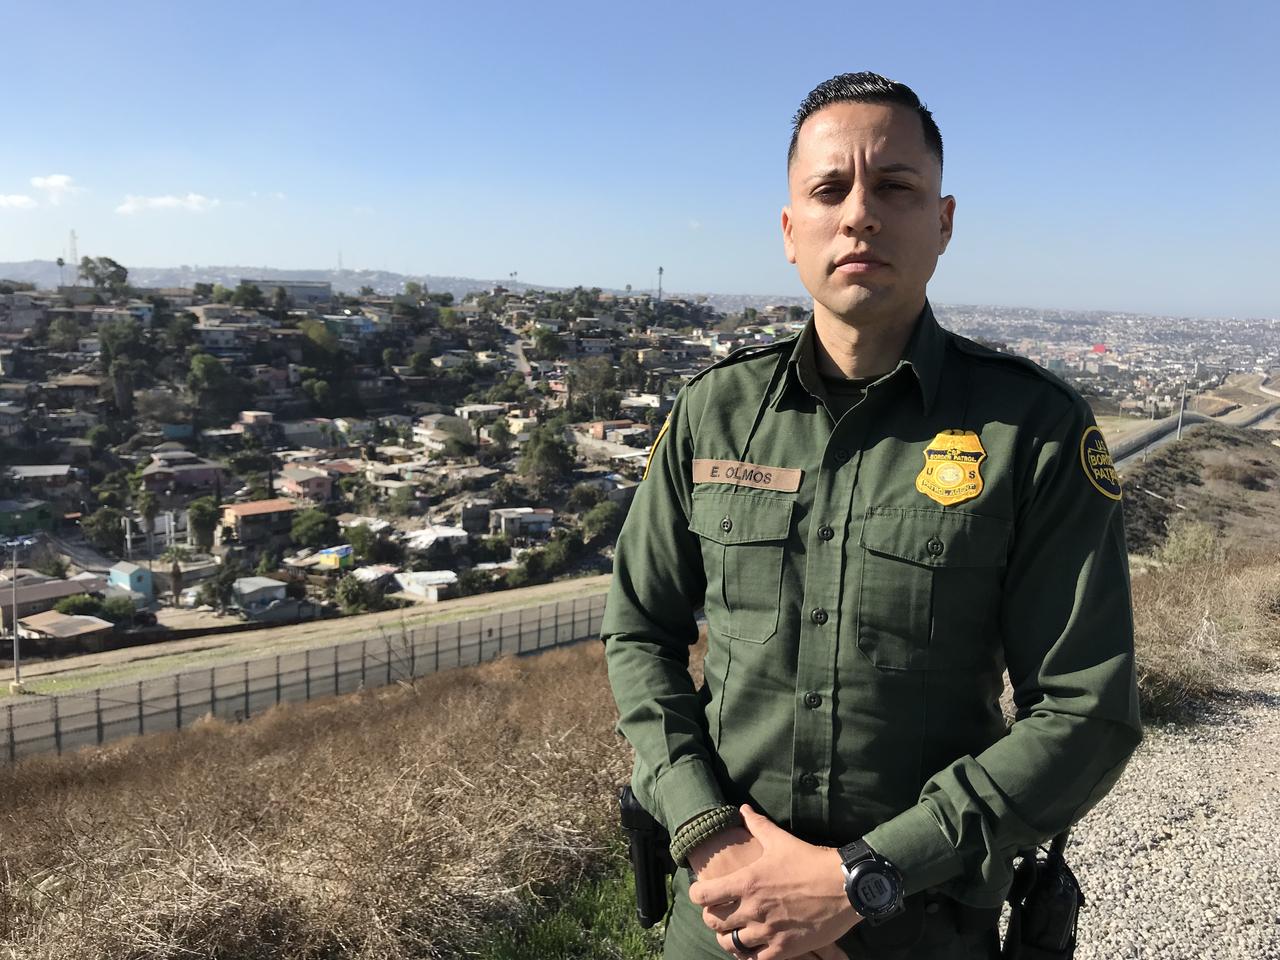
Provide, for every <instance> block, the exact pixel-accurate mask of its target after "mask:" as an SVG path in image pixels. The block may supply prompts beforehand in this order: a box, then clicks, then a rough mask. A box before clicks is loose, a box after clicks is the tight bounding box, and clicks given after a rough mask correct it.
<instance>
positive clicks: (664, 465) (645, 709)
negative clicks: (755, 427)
mask: <svg viewBox="0 0 1280 960" xmlns="http://www.w3.org/2000/svg"><path fill="white" fill-rule="evenodd" d="M690 406H691V404H690V400H689V390H688V388H686V389H685V390H683V391H681V393H680V394H679V396H678V397H677V398H676V402H675V405H674V406H673V407H672V410H671V415H670V418H669V419H668V421H667V423H666V425H665V426H664V428H663V430H662V433H661V434H660V435H659V438H658V439H657V440H656V441H655V444H654V449H653V453H652V455H651V457H650V461H649V466H648V468H647V470H646V474H645V478H644V479H643V480H642V481H641V483H640V485H639V488H638V489H637V492H636V495H635V499H634V501H633V503H632V506H631V509H630V511H629V512H628V514H627V519H626V522H625V524H624V525H623V528H622V532H621V533H620V534H619V536H618V542H617V547H616V550H615V554H614V573H613V581H612V584H611V585H610V589H609V598H608V603H607V605H606V608H605V615H604V622H603V624H602V627H601V638H602V640H603V641H604V644H605V659H606V664H607V666H608V672H609V683H610V685H611V687H612V689H613V695H614V699H615V700H616V702H617V704H618V712H619V719H618V728H617V729H618V732H619V733H621V734H622V735H623V736H625V737H626V739H627V740H628V741H629V742H630V743H631V745H632V747H633V748H634V750H635V755H636V763H635V766H634V769H633V774H632V789H633V790H634V791H635V793H636V797H637V798H638V799H639V800H640V802H641V803H642V804H644V806H645V807H646V808H647V809H648V810H649V811H650V812H651V813H652V814H653V815H654V816H655V817H657V818H658V820H659V821H661V822H662V823H663V824H664V825H665V826H666V827H667V829H668V830H669V831H671V832H672V833H673V834H674V833H675V831H676V829H677V828H678V827H679V826H680V825H681V824H684V823H686V822H688V821H689V820H690V819H692V818H693V817H695V816H697V815H698V814H699V813H702V812H704V811H706V810H710V809H712V808H714V807H717V806H720V805H722V804H723V803H724V792H723V790H722V786H721V784H720V782H719V780H718V778H717V775H716V772H715V764H714V763H713V758H712V748H711V746H710V741H709V738H708V736H707V729H706V720H705V715H704V713H703V703H702V700H701V698H700V697H699V695H698V692H697V691H696V690H695V689H694V685H693V680H692V678H691V677H690V675H689V648H690V646H691V645H693V644H694V643H695V642H696V641H697V639H698V629H697V624H696V621H695V615H696V613H697V611H698V610H699V609H700V608H701V607H702V601H703V593H704V591H705V589H706V577H705V573H704V571H703V566H702V554H701V547H700V546H699V543H698V538H697V536H696V535H695V534H694V533H692V532H691V531H690V530H689V512H690V504H691V498H692V473H691V463H692V458H693V438H692V435H691V433H690V423H689V421H690V416H691V412H690Z"/></svg>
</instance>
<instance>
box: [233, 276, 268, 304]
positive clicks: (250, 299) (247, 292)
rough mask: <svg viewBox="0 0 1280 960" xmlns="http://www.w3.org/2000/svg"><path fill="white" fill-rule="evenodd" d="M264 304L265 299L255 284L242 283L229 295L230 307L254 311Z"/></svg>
mask: <svg viewBox="0 0 1280 960" xmlns="http://www.w3.org/2000/svg"><path fill="white" fill-rule="evenodd" d="M266 302H267V298H266V297H264V296H263V295H262V289H261V288H260V287H259V286H258V285H257V284H256V283H243V282H242V283H241V284H240V286H238V287H236V289H235V292H234V293H232V294H231V303H232V305H234V306H237V307H245V308H246V309H249V310H256V309H257V308H258V307H260V306H262V305H263V304H264V303H266Z"/></svg>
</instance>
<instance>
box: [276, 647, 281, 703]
mask: <svg viewBox="0 0 1280 960" xmlns="http://www.w3.org/2000/svg"><path fill="white" fill-rule="evenodd" d="M280 693H281V691H280V654H278V653H277V654H276V705H277V706H279V705H280Z"/></svg>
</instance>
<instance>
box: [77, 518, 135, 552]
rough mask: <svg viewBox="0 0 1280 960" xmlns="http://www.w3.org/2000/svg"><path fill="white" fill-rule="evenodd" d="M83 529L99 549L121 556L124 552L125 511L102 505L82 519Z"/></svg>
mask: <svg viewBox="0 0 1280 960" xmlns="http://www.w3.org/2000/svg"><path fill="white" fill-rule="evenodd" d="M80 525H81V529H83V530H84V535H85V537H86V538H88V540H89V542H90V543H92V544H93V545H94V546H95V547H97V548H98V549H99V550H104V551H106V552H107V553H111V554H115V555H116V556H119V555H120V554H121V553H123V552H124V513H123V512H122V511H120V510H118V509H117V508H115V507H109V506H107V507H102V508H101V509H99V510H95V511H94V512H93V513H91V514H89V516H87V517H85V518H84V519H83V520H81V521H80Z"/></svg>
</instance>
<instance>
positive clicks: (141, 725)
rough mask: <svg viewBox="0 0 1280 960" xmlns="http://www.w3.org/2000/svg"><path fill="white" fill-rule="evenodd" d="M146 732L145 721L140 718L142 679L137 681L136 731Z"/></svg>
mask: <svg viewBox="0 0 1280 960" xmlns="http://www.w3.org/2000/svg"><path fill="white" fill-rule="evenodd" d="M145 732H146V723H145V722H144V721H143V719H142V681H141V680H139V681H138V733H139V735H141V734H143V733H145Z"/></svg>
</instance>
